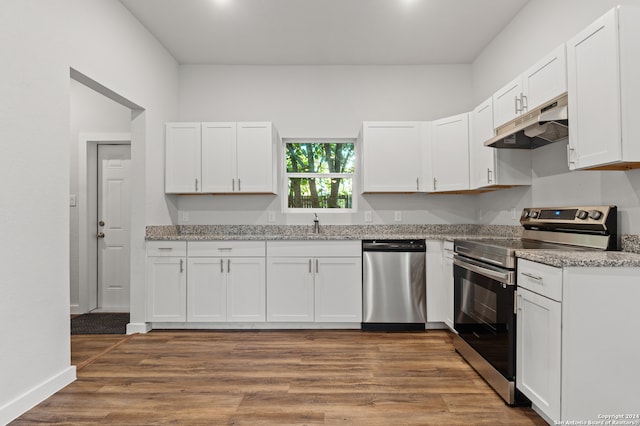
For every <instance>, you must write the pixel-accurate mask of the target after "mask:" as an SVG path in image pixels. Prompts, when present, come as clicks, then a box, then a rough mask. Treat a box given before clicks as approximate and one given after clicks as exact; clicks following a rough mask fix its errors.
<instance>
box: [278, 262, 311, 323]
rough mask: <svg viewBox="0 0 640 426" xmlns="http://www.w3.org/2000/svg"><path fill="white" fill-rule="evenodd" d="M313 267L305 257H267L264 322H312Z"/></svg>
mask: <svg viewBox="0 0 640 426" xmlns="http://www.w3.org/2000/svg"><path fill="white" fill-rule="evenodd" d="M313 267H314V265H313V259H312V258H307V257H270V258H269V259H268V267H267V282H268V283H269V284H268V288H267V320H268V321H285V322H289V321H290V322H296V321H302V322H313V320H314V301H313V298H314V290H313Z"/></svg>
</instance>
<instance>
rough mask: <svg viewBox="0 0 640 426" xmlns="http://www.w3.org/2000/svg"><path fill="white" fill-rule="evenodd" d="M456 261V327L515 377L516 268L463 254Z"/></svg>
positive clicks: (491, 361) (502, 371) (509, 377)
mask: <svg viewBox="0 0 640 426" xmlns="http://www.w3.org/2000/svg"><path fill="white" fill-rule="evenodd" d="M453 262H454V272H453V276H454V328H455V330H456V331H457V332H458V335H459V337H460V338H461V339H463V340H464V341H465V342H466V343H468V344H469V346H471V347H472V348H473V349H474V350H475V351H476V352H477V353H478V354H479V355H480V356H481V357H482V358H484V359H485V360H486V361H487V362H488V363H489V364H491V365H492V366H493V367H494V368H495V369H496V370H497V371H498V372H499V373H500V374H502V375H503V376H504V377H505V378H506V379H507V380H510V381H512V380H514V379H515V373H516V360H515V348H516V340H515V338H516V334H515V333H516V315H515V311H514V297H515V278H514V277H515V273H514V271H511V270H507V269H502V268H498V267H495V266H490V265H487V264H484V263H482V262H479V261H475V260H472V259H468V258H465V257H463V256H459V255H456V256H455V257H454V261H453Z"/></svg>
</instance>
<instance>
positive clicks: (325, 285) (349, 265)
mask: <svg viewBox="0 0 640 426" xmlns="http://www.w3.org/2000/svg"><path fill="white" fill-rule="evenodd" d="M316 264H317V269H316V271H315V281H314V284H315V292H314V295H315V304H314V306H315V316H314V318H315V321H316V322H355V323H359V322H361V321H362V261H361V258H360V257H321V258H317V259H316Z"/></svg>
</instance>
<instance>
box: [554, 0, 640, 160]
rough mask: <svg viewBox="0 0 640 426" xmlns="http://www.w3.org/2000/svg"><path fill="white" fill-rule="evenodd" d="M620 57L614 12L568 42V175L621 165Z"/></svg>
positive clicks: (613, 10) (616, 19) (616, 17)
mask: <svg viewBox="0 0 640 426" xmlns="http://www.w3.org/2000/svg"><path fill="white" fill-rule="evenodd" d="M636 26H637V24H636ZM618 54H619V39H618V15H617V13H616V9H612V10H611V11H609V12H608V13H607V14H606V15H604V16H603V17H601V18H600V19H598V20H597V21H595V22H594V23H593V24H591V25H590V26H589V27H587V28H586V29H585V30H583V31H581V32H580V33H578V34H577V35H576V36H575V37H573V38H572V39H571V40H569V41H568V42H567V68H568V87H569V168H570V169H572V170H573V169H581V168H588V167H592V166H595V165H601V164H608V163H612V162H614V161H617V160H620V159H621V156H622V152H621V149H622V145H621V122H620V61H619V56H618ZM636 54H637V52H636ZM635 78H637V76H636V77H635ZM634 101H635V100H634Z"/></svg>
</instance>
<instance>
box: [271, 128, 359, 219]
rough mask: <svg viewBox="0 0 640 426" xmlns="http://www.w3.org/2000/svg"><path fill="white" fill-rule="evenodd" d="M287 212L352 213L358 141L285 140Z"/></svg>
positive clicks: (285, 205)
mask: <svg viewBox="0 0 640 426" xmlns="http://www.w3.org/2000/svg"><path fill="white" fill-rule="evenodd" d="M284 142H285V143H284V157H285V161H284V164H285V171H284V176H285V179H284V184H285V185H286V188H285V191H284V193H286V194H287V197H286V201H284V203H285V204H284V207H285V211H288V212H297V211H300V212H301V211H304V212H309V211H313V210H322V211H342V212H345V211H347V212H352V211H353V210H354V209H355V205H354V200H353V194H354V190H353V185H354V174H355V160H356V152H355V146H356V145H355V141H354V140H353V139H326V140H325V139H322V140H320V139H313V140H309V139H304V140H301V139H286V140H285V141H284Z"/></svg>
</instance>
